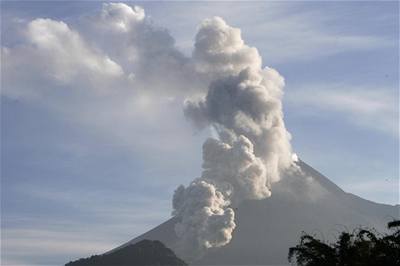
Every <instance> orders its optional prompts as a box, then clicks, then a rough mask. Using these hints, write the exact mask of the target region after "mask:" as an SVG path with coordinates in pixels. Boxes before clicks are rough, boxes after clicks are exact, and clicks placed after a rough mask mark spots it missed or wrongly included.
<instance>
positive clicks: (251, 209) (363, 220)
mask: <svg viewBox="0 0 400 266" xmlns="http://www.w3.org/2000/svg"><path fill="white" fill-rule="evenodd" d="M298 165H299V167H300V168H301V170H302V172H303V173H305V175H299V174H298V173H292V174H288V175H286V176H284V177H283V178H282V180H281V181H279V182H278V183H276V184H274V186H273V188H272V191H273V192H272V196H271V197H270V198H267V199H264V200H254V201H250V200H249V201H245V202H243V203H242V204H241V205H240V206H239V207H238V208H237V209H236V211H235V213H236V214H235V216H236V224H237V227H236V229H235V231H234V233H233V239H232V241H231V242H230V243H229V244H228V245H226V246H224V247H221V248H217V249H210V250H208V252H207V253H206V254H205V256H203V257H202V258H201V259H198V260H196V261H191V264H200V265H261V264H262V265H274V264H287V253H288V249H289V247H291V246H294V245H295V244H296V243H297V241H298V239H299V238H300V235H301V233H302V232H303V231H305V232H307V233H315V234H317V236H318V237H320V238H323V239H325V240H332V239H333V238H334V236H335V235H337V232H338V231H344V230H347V231H351V230H353V229H354V228H356V227H358V226H360V225H362V226H368V227H374V228H376V229H377V230H378V231H385V230H386V228H385V225H386V223H387V222H388V221H390V220H393V218H399V210H400V208H399V206H398V205H396V206H391V205H385V204H378V203H374V202H371V201H368V200H364V199H362V198H359V197H357V196H355V195H353V194H350V193H346V192H344V191H343V190H342V189H340V188H339V187H338V186H336V185H335V184H334V183H332V182H331V181H329V179H327V178H326V177H324V176H323V175H322V174H320V173H319V172H317V171H316V170H314V169H313V168H312V167H310V166H309V165H307V164H306V163H304V162H302V161H299V162H298ZM176 221H177V218H172V219H170V220H168V221H167V222H165V223H163V224H161V225H159V226H158V227H156V228H154V229H153V230H150V231H149V232H147V233H145V234H143V235H141V236H139V237H137V238H135V239H133V240H131V241H129V242H128V243H126V244H125V245H127V244H132V243H136V242H137V241H140V240H142V239H145V238H146V239H157V240H160V241H161V242H163V243H164V244H165V245H167V246H168V247H170V248H171V249H173V250H174V251H175V252H176V253H177V255H178V256H180V257H182V258H185V254H179V250H176V242H177V237H176V236H175V233H174V224H175V223H176ZM125 245H122V246H121V247H123V246H125ZM121 247H119V248H121ZM115 250H118V248H117V249H115ZM115 250H113V251H111V253H112V252H115Z"/></svg>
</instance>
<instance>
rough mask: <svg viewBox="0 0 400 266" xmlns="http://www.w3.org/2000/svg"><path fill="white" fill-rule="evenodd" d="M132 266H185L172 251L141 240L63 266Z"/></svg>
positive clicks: (160, 245)
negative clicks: (113, 250) (110, 251)
mask: <svg viewBox="0 0 400 266" xmlns="http://www.w3.org/2000/svg"><path fill="white" fill-rule="evenodd" d="M86 265H91V266H134V265H146V266H150V265H157V266H158V265H159V266H161V265H163V266H167V265H171V266H185V265H187V264H186V263H185V262H184V261H183V260H181V259H179V258H178V257H177V256H176V255H175V254H174V252H173V251H172V250H170V249H169V248H167V247H166V246H164V244H163V243H161V242H160V241H157V240H155V241H152V240H142V241H140V242H137V243H136V244H132V245H127V246H125V247H123V248H121V249H118V250H117V251H115V252H112V253H108V254H103V255H95V256H91V257H90V258H86V259H79V260H77V261H74V262H69V263H67V264H65V266H86Z"/></svg>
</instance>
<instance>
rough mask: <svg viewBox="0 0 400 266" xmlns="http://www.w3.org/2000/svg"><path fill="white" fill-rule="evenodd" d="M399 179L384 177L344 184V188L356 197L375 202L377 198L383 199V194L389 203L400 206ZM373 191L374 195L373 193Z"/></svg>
mask: <svg viewBox="0 0 400 266" xmlns="http://www.w3.org/2000/svg"><path fill="white" fill-rule="evenodd" d="M399 181H400V180H399V179H398V178H390V177H382V178H380V179H374V180H359V181H353V182H348V183H343V185H342V186H343V188H344V190H346V191H351V193H354V194H356V195H359V196H362V197H365V195H368V196H369V197H368V199H370V200H375V198H380V199H382V194H384V195H385V196H384V197H387V199H388V200H387V202H397V203H398V204H400V198H399V190H400V183H399ZM371 191H372V193H371Z"/></svg>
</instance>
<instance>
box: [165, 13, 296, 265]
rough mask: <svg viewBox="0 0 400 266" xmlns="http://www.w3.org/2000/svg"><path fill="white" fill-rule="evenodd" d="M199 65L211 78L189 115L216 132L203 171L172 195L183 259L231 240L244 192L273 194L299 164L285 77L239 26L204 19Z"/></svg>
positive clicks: (198, 48) (252, 195) (208, 145)
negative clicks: (288, 120)
mask: <svg viewBox="0 0 400 266" xmlns="http://www.w3.org/2000/svg"><path fill="white" fill-rule="evenodd" d="M193 60H194V64H195V68H196V69H197V71H199V72H200V73H203V74H205V75H207V76H208V77H210V80H211V82H210V85H209V87H208V92H207V94H206V96H205V97H204V98H202V99H200V100H187V101H186V102H185V107H184V112H185V115H186V117H187V118H188V119H189V120H191V121H192V122H193V124H194V125H195V126H196V127H198V128H199V129H201V128H204V127H207V126H211V127H213V128H214V129H215V131H216V132H217V134H218V139H213V138H209V139H207V140H206V142H205V143H204V145H203V165H202V167H203V172H202V175H201V177H199V178H196V179H195V180H193V181H192V182H191V183H190V184H189V186H187V187H184V186H182V185H181V186H179V187H178V188H177V189H176V191H175V194H174V197H173V208H174V210H173V215H176V216H178V217H179V218H180V222H178V223H177V224H176V227H175V231H176V233H177V235H178V237H179V239H180V242H179V244H178V247H177V251H178V252H179V253H180V255H182V256H184V257H185V259H188V260H193V259H196V258H199V257H201V256H202V255H203V254H204V252H205V251H206V250H207V249H209V248H216V247H221V246H224V245H226V244H228V243H229V242H230V240H231V239H232V233H233V231H234V229H235V227H236V224H235V213H234V208H235V207H236V206H238V204H240V202H241V201H243V200H246V199H264V198H267V197H269V196H270V195H271V184H272V183H274V182H277V181H279V180H280V176H281V173H282V172H283V171H285V170H287V169H289V168H290V167H291V166H292V165H294V161H293V157H292V149H291V145H290V138H291V136H290V134H289V133H288V131H287V130H286V128H285V124H284V120H283V112H282V95H283V87H284V79H283V78H282V77H281V76H280V75H279V73H278V72H277V71H275V70H274V69H272V68H268V67H266V68H262V59H261V56H260V55H259V53H258V51H257V49H256V48H252V47H249V46H247V45H246V44H245V43H244V41H243V40H242V38H241V32H240V29H237V28H233V27H230V26H229V25H227V24H226V23H225V21H224V20H223V19H221V18H219V17H214V18H212V19H207V20H205V21H204V22H203V23H202V24H201V26H200V28H199V31H198V33H197V35H196V42H195V50H194V52H193Z"/></svg>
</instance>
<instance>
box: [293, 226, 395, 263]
mask: <svg viewBox="0 0 400 266" xmlns="http://www.w3.org/2000/svg"><path fill="white" fill-rule="evenodd" d="M388 228H389V229H391V233H390V234H384V235H380V234H377V233H374V232H372V230H367V229H358V230H356V231H355V232H353V233H351V234H350V233H347V232H342V233H341V234H340V236H339V238H338V240H337V241H336V243H332V244H327V243H324V242H322V241H321V240H319V239H316V238H314V237H313V236H310V235H307V234H305V235H303V236H302V237H301V239H300V243H299V244H298V245H297V246H295V247H292V248H290V249H289V256H288V258H289V262H296V263H297V265H299V266H320V265H326V266H383V265H385V266H400V221H393V222H390V223H389V224H388Z"/></svg>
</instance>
